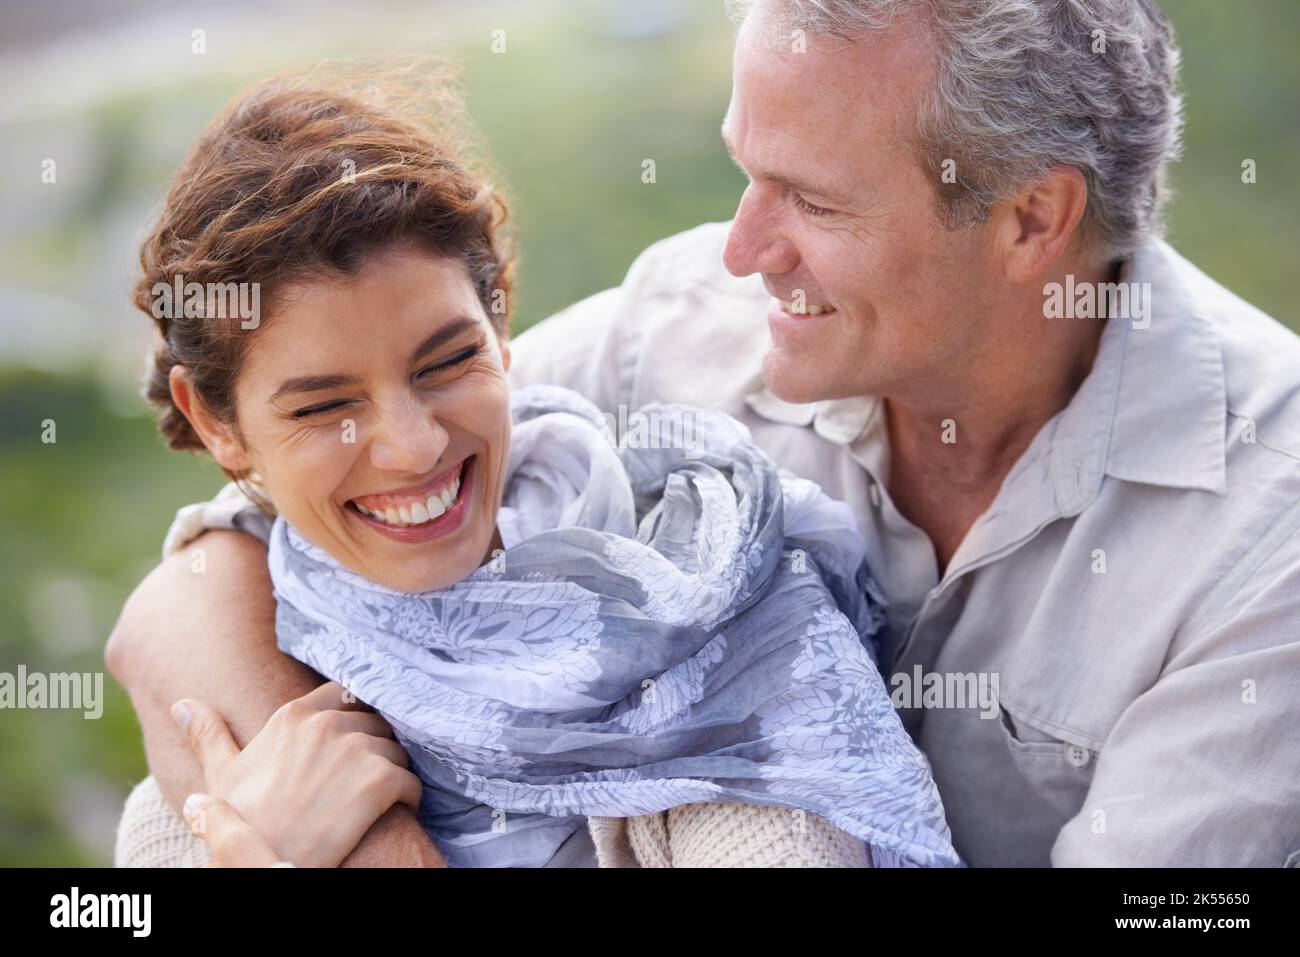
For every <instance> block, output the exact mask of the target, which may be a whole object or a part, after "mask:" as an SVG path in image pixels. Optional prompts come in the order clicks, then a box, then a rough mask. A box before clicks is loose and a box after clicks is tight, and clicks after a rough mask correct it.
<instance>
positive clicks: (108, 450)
mask: <svg viewBox="0 0 1300 957" xmlns="http://www.w3.org/2000/svg"><path fill="white" fill-rule="evenodd" d="M1165 6H1166V9H1167V10H1168V11H1169V13H1170V15H1171V17H1172V18H1173V20H1174V22H1175V25H1176V27H1177V29H1178V33H1179V37H1180V41H1181V43H1182V46H1183V51H1184V64H1185V66H1184V73H1185V86H1186V90H1187V116H1188V122H1187V137H1186V150H1185V156H1184V159H1183V161H1182V162H1181V163H1179V164H1178V166H1177V167H1176V168H1175V170H1174V174H1173V175H1174V185H1175V188H1176V191H1177V195H1176V200H1175V203H1174V206H1173V209H1172V214H1171V217H1170V238H1171V240H1172V241H1173V242H1174V243H1175V245H1177V246H1178V247H1179V249H1180V250H1181V251H1182V252H1183V253H1184V254H1185V255H1187V256H1188V257H1189V258H1190V259H1192V260H1193V261H1194V262H1196V263H1197V264H1198V265H1200V266H1201V267H1202V268H1203V269H1205V270H1206V271H1207V272H1208V273H1210V274H1211V275H1212V276H1214V277H1215V278H1217V279H1219V280H1220V281H1221V282H1223V283H1225V284H1226V285H1228V286H1229V287H1230V288H1232V289H1234V290H1235V291H1236V292H1238V293H1239V294H1240V295H1242V296H1243V297H1245V298H1246V299H1248V300H1250V301H1252V302H1254V303H1256V304H1257V305H1259V306H1260V307H1261V308H1263V309H1265V310H1266V311H1269V312H1271V313H1272V314H1273V315H1275V316H1277V317H1278V318H1279V319H1281V320H1282V321H1284V322H1287V323H1288V324H1290V325H1291V326H1292V328H1300V323H1297V316H1296V311H1295V307H1294V305H1293V300H1292V297H1291V295H1290V292H1291V290H1290V288H1289V283H1290V281H1291V279H1292V277H1293V274H1294V261H1295V249H1296V248H1297V247H1298V244H1300V243H1298V241H1300V215H1297V213H1298V212H1300V186H1298V185H1297V174H1300V58H1296V57H1295V55H1294V46H1295V43H1296V39H1297V37H1300V4H1295V3H1294V2H1293V0H1255V2H1252V3H1249V4H1222V3H1218V2H1215V0H1166V3H1165ZM688 9H690V11H691V12H690V13H689V14H688V15H687V17H686V20H685V22H684V23H682V24H679V26H678V28H677V29H675V30H672V31H668V32H661V33H654V32H651V33H649V34H648V35H644V36H640V37H633V36H617V35H611V33H610V31H609V29H608V23H606V22H605V21H603V20H601V19H600V18H599V17H595V16H593V15H592V13H591V8H590V6H583V5H573V6H570V7H566V8H562V9H561V12H559V13H555V12H554V11H553V12H552V14H551V15H549V16H547V17H545V18H538V20H537V21H536V22H535V23H534V24H532V26H531V27H530V28H529V30H527V31H526V32H525V31H515V33H514V34H513V35H512V36H513V37H514V39H513V40H512V43H513V45H512V47H511V50H510V54H509V55H508V56H504V57H502V56H493V55H492V54H491V53H490V52H488V50H487V47H486V45H485V44H483V43H479V42H475V43H473V44H468V43H466V44H462V46H461V48H460V49H459V51H458V52H460V53H461V54H462V56H463V59H464V62H465V64H466V67H467V79H468V83H469V87H470V91H471V103H470V112H471V113H472V115H473V117H474V119H475V121H476V122H477V124H478V125H479V127H480V128H481V130H482V131H483V132H484V134H485V136H486V138H487V141H488V144H489V146H490V148H491V150H492V153H493V155H494V157H495V160H496V164H497V166H498V167H499V168H500V169H501V170H503V171H504V174H505V177H506V180H507V182H506V187H507V190H508V194H509V196H510V197H511V201H512V206H513V209H514V211H515V215H516V218H517V222H518V224H519V228H520V239H521V250H522V263H521V267H522V268H521V275H520V294H519V298H518V308H517V323H516V328H517V329H518V328H522V327H525V326H527V325H528V324H530V323H531V322H533V321H536V320H537V319H538V318H540V317H542V316H545V315H547V314H549V313H550V312H553V311H554V310H556V309H559V308H561V307H563V306H565V305H567V304H568V303H571V302H573V301H576V300H577V299H579V298H581V297H583V296H585V295H588V294H590V293H592V292H595V291H598V290H600V289H602V288H605V287H607V286H610V285H613V284H616V283H617V282H618V281H619V280H620V279H621V277H622V275H623V273H624V271H625V270H626V268H627V266H628V265H629V263H630V262H631V261H632V259H633V258H634V257H635V256H636V254H637V253H638V252H640V251H641V250H642V249H643V248H645V246H646V245H648V244H649V243H651V242H653V241H654V240H656V239H659V238H661V237H663V236H666V235H669V234H671V233H674V232H676V231H679V230H681V229H685V228H688V227H690V226H693V225H696V224H698V223H700V222H705V221H709V220H723V219H727V218H729V217H730V215H731V213H732V212H733V210H734V208H735V203H736V200H737V198H738V197H739V194H740V191H741V189H742V187H743V180H742V178H741V176H740V175H739V173H737V172H736V171H735V169H734V168H733V166H732V165H731V163H730V161H729V160H728V159H727V157H726V154H725V152H724V151H723V149H722V147H721V143H720V141H719V137H718V125H719V123H720V122H721V119H722V114H723V112H724V110H725V107H726V102H727V97H728V91H729V79H730V57H729V50H730V30H731V28H730V25H729V24H728V23H727V22H726V20H725V17H724V16H723V15H722V13H721V10H720V3H719V4H713V3H708V4H691V5H689V8H688ZM566 11H567V12H566ZM482 26H483V25H482V24H477V25H476V26H475V30H476V31H477V30H478V29H479V28H480V27H482ZM482 33H486V30H483V31H482ZM482 33H478V34H476V35H482ZM298 52H299V54H300V55H297V56H295V57H294V58H293V59H292V60H286V61H285V64H276V65H274V66H278V65H286V64H287V63H290V62H301V61H302V60H304V59H310V58H311V57H310V56H306V55H301V51H298ZM338 52H340V51H338V50H334V49H330V50H319V51H312V55H316V56H319V55H327V54H335V53H338ZM453 52H455V51H453ZM267 72H270V69H266V70H261V71H259V73H258V74H250V75H247V76H242V77H240V78H239V79H238V81H237V82H236V81H234V80H231V79H228V78H213V77H207V78H204V79H194V80H190V81H184V82H181V81H178V82H174V83H162V84H159V85H158V87H157V88H156V89H154V90H152V91H149V92H147V93H138V92H136V93H128V94H124V95H122V96H119V97H113V98H109V99H106V100H104V101H102V102H99V103H96V104H95V105H94V106H93V107H91V108H88V112H85V113H84V114H82V113H79V114H76V115H72V116H69V117H67V118H66V120H65V121H64V120H61V121H60V122H66V124H68V125H69V127H70V128H72V127H75V132H76V139H75V142H78V143H80V144H82V146H83V147H84V150H85V154H86V156H87V157H89V158H88V159H86V160H85V163H86V164H87V166H89V167H91V168H90V169H88V170H87V174H88V175H89V177H90V178H91V180H92V183H91V185H90V186H89V187H87V188H85V189H83V190H82V191H80V192H79V193H78V194H77V195H76V200H75V202H73V203H71V204H70V205H69V206H67V207H66V208H64V209H63V210H62V211H61V213H60V215H58V216H53V217H49V218H44V217H29V219H28V220H27V221H25V222H23V223H21V225H19V226H18V227H17V228H15V225H14V224H13V223H10V224H8V225H7V226H6V230H5V232H6V235H5V236H3V237H0V280H4V281H7V282H8V283H9V284H10V285H11V286H13V285H15V284H17V285H20V286H22V287H23V288H32V289H50V288H59V287H61V286H62V285H63V284H64V283H66V281H67V277H68V275H69V274H70V273H72V274H76V275H82V274H85V275H90V276H92V277H97V278H95V279H94V282H93V285H94V289H93V290H91V291H90V292H88V293H87V295H88V296H90V297H91V299H92V301H93V302H94V304H95V313H94V314H95V315H96V317H98V318H96V321H102V322H108V323H114V324H116V325H113V326H112V329H113V330H115V333H114V335H115V336H116V334H117V333H116V330H119V329H120V330H121V336H122V337H123V338H124V339H127V340H130V341H131V342H135V341H136V339H137V333H138V332H139V330H140V329H141V328H143V327H147V326H148V322H147V320H145V319H144V318H143V317H141V316H139V315H138V314H135V315H133V314H131V313H130V312H129V310H128V308H127V306H126V303H125V294H126V288H127V282H128V278H129V275H130V268H131V261H132V256H133V255H134V247H133V245H132V242H133V241H134V240H133V239H132V237H133V235H138V231H139V229H141V228H142V227H143V225H144V222H145V220H146V218H147V211H148V209H149V207H150V206H151V205H155V204H156V203H157V202H158V201H159V200H160V198H161V196H162V193H163V190H164V185H165V183H166V181H167V179H168V178H169V176H170V174H171V171H172V169H173V168H174V167H175V164H176V163H177V162H178V161H179V159H180V157H181V155H182V153H183V151H184V149H185V148H186V147H187V145H188V143H189V139H190V137H192V136H193V134H194V133H195V132H196V131H197V129H198V128H199V126H201V124H202V123H203V122H204V121H205V120H206V119H207V117H208V116H210V115H211V114H212V112H214V111H215V109H216V108H217V107H218V106H219V105H220V103H222V102H223V101H224V100H226V99H227V98H228V97H229V96H230V95H231V94H232V93H233V92H234V91H235V90H237V89H238V88H239V87H240V86H241V85H243V84H244V83H246V82H249V81H252V80H254V79H256V78H257V77H258V75H262V74H264V73H267ZM11 132H12V131H11ZM18 132H21V130H19V131H18ZM647 157H653V158H654V159H655V161H656V165H657V170H656V172H657V183H656V184H655V185H653V186H649V185H646V184H643V183H642V182H641V177H640V171H641V162H642V160H643V159H645V158H647ZM1245 158H1252V159H1254V160H1255V161H1256V162H1257V164H1258V171H1259V172H1258V178H1259V181H1258V183H1257V184H1256V185H1253V186H1249V185H1244V184H1242V182H1241V179H1240V172H1241V161H1242V160H1243V159H1245ZM122 220H125V221H126V226H125V227H123V225H122V222H121V221H122ZM105 276H107V277H108V278H104V277H105ZM101 280H102V281H101ZM106 290H107V291H106ZM109 292H111V293H113V295H109ZM101 313H102V317H101ZM132 348H134V346H133V347H132ZM2 358H3V356H2V355H0V359H2ZM121 378H122V377H121V375H120V374H118V375H117V376H116V378H114V376H112V375H106V374H105V372H104V370H103V369H102V368H100V367H99V365H98V364H96V363H94V362H92V361H90V360H89V359H88V360H87V365H86V367H85V369H73V370H71V371H67V372H64V373H62V374H54V373H45V372H34V371H30V370H24V369H21V368H8V369H0V409H3V417H2V418H0V456H2V461H3V467H2V468H0V529H3V537H0V622H3V625H0V629H2V630H0V671H7V672H13V671H15V670H16V668H17V665H18V664H19V663H23V664H25V665H26V666H27V667H28V668H29V669H31V670H46V671H84V670H93V671H98V670H102V657H101V656H102V645H103V641H104V638H105V637H106V636H107V634H108V632H109V630H110V628H111V626H112V623H113V621H114V619H115V617H116V613H117V610H118V608H119V607H120V606H121V603H122V601H123V600H124V599H125V597H126V595H127V594H128V593H129V591H130V589H131V588H132V587H133V586H134V584H135V583H136V582H138V581H139V579H140V578H141V577H142V576H143V575H144V574H145V573H146V572H147V570H148V569H149V568H150V567H151V566H152V564H153V563H154V562H155V561H156V559H157V555H158V549H159V545H160V543H161V539H162V534H163V532H164V530H165V529H166V527H167V524H168V523H169V522H170V520H171V517H172V515H173V514H174V512H175V510H176V508H178V507H179V506H181V505H183V504H186V503H187V502H190V501H195V500H198V499H201V498H205V497H207V496H209V495H210V494H211V493H212V492H213V491H214V490H215V489H216V488H217V487H218V485H219V483H220V480H221V479H220V475H219V473H218V472H217V471H216V469H215V467H214V466H212V465H211V464H210V463H204V462H202V461H200V460H199V459H197V458H195V457H192V456H187V455H177V454H174V453H170V452H168V451H166V450H165V449H164V448H163V446H162V444H161V442H160V440H159V439H158V438H157V437H156V434H155V432H154V429H153V425H152V422H151V420H150V419H149V417H148V415H147V414H146V412H145V410H144V409H143V406H142V405H140V404H139V403H138V401H134V402H133V403H131V402H127V401H124V400H123V386H122V383H121ZM46 419H53V420H55V422H56V426H57V430H58V431H57V441H56V442H55V443H54V444H43V443H42V442H41V440H40V435H41V429H42V422H43V421H44V420H46ZM183 638H184V636H180V635H178V636H177V641H178V642H180V641H183ZM105 693H106V696H107V701H106V705H105V712H104V716H103V717H102V718H101V719H100V720H98V721H85V720H83V719H82V717H81V715H80V714H79V713H72V714H68V713H56V712H30V711H26V712H20V711H7V712H0V864H15V863H24V864H40V865H52V864H80V863H104V862H106V861H107V854H108V853H109V849H110V848H111V840H112V826H113V823H114V822H115V820H116V815H117V813H118V811H120V806H121V805H120V802H121V800H122V798H123V797H124V796H125V794H126V792H127V790H128V789H129V787H130V785H131V784H132V783H134V782H135V781H137V780H139V778H140V777H142V776H143V775H144V774H145V773H146V770H145V764H144V759H143V753H142V750H141V747H140V738H139V730H138V727H137V725H136V722H135V718H134V716H133V714H132V712H131V710H130V706H129V701H128V700H127V698H126V695H125V693H124V692H123V691H122V689H121V688H120V687H118V686H117V685H116V683H115V682H114V681H113V680H112V678H111V677H107V676H106V679H105Z"/></svg>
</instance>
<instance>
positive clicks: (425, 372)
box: [415, 345, 483, 379]
mask: <svg viewBox="0 0 1300 957" xmlns="http://www.w3.org/2000/svg"><path fill="white" fill-rule="evenodd" d="M482 351H483V346H482V345H472V346H470V347H469V348H468V349H465V350H463V351H462V352H458V353H456V355H454V356H452V357H451V358H450V359H448V360H447V361H446V362H437V363H434V364H433V365H430V366H425V367H424V368H423V369H421V370H420V371H419V372H417V373H416V374H415V378H416V379H425V378H427V377H429V376H431V375H434V374H436V373H438V372H446V371H447V370H449V369H454V368H456V366H460V365H464V364H465V363H466V362H469V361H470V360H471V359H474V358H476V357H477V356H478V355H479V354H480V353H481V352H482Z"/></svg>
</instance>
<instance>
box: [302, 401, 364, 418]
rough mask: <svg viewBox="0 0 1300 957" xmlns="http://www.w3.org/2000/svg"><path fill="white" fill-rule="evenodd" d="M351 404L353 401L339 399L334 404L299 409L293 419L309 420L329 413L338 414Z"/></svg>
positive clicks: (325, 403)
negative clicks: (337, 412)
mask: <svg viewBox="0 0 1300 957" xmlns="http://www.w3.org/2000/svg"><path fill="white" fill-rule="evenodd" d="M351 404H352V400H351V399H337V400H335V401H333V402H324V403H322V404H320V405H312V406H308V407H307V408H305V409H299V410H298V411H297V412H295V413H294V414H293V417H294V418H295V419H307V418H311V417H312V416H317V415H325V414H326V413H327V412H336V411H338V410H339V409H341V408H343V407H344V406H346V405H351Z"/></svg>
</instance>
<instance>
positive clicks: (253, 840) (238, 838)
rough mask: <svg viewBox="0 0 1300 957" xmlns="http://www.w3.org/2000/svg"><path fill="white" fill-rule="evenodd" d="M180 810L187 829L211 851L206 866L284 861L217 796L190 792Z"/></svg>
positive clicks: (278, 864) (266, 864) (273, 864)
mask: <svg viewBox="0 0 1300 957" xmlns="http://www.w3.org/2000/svg"><path fill="white" fill-rule="evenodd" d="M182 813H183V815H184V817H185V823H186V824H188V825H189V826H190V830H191V831H193V832H194V835H195V836H196V837H198V838H200V839H201V840H202V841H203V843H204V844H206V845H207V846H208V850H209V851H211V852H212V862H211V863H210V864H209V865H208V866H209V867H283V866H285V865H286V864H287V863H288V862H287V861H281V860H280V859H279V858H278V857H277V856H276V854H275V851H273V850H271V845H269V844H267V843H266V841H264V840H262V835H260V834H258V833H257V832H256V831H255V830H253V829H252V828H251V827H249V825H248V822H247V821H245V820H244V819H243V818H242V817H240V816H239V812H238V811H236V810H235V809H234V808H233V807H231V806H230V805H229V804H227V803H226V802H225V801H223V800H221V798H219V797H214V796H213V795H211V794H191V795H190V796H189V798H188V799H186V801H185V807H184V809H183V811H182Z"/></svg>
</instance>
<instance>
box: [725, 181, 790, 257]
mask: <svg viewBox="0 0 1300 957" xmlns="http://www.w3.org/2000/svg"><path fill="white" fill-rule="evenodd" d="M722 262H723V265H725V266H726V267H727V271H728V272H729V273H731V274H732V275H733V276H737V277H740V278H744V277H745V276H751V275H753V274H754V273H768V274H771V275H781V274H783V273H788V272H790V271H791V270H793V269H794V268H795V267H796V266H797V265H798V264H799V253H798V252H797V251H796V250H795V248H794V244H793V243H791V242H790V241H789V240H788V239H786V238H785V237H784V236H783V235H782V234H781V230H780V229H779V228H778V225H777V223H776V216H775V211H774V210H772V209H771V208H770V201H769V200H768V199H767V198H765V197H763V196H762V195H761V194H760V192H759V190H758V189H756V188H755V185H754V184H753V183H751V184H750V185H749V188H748V189H746V190H745V195H744V196H742V197H741V198H740V206H739V207H738V208H737V209H736V218H735V219H734V220H732V222H731V233H730V234H729V235H728V236H727V245H726V246H725V247H724V248H723V250H722Z"/></svg>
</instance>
